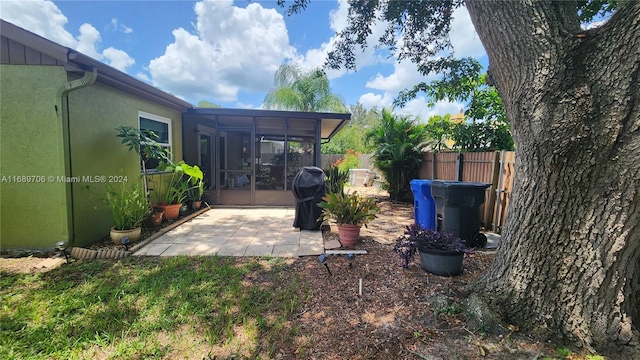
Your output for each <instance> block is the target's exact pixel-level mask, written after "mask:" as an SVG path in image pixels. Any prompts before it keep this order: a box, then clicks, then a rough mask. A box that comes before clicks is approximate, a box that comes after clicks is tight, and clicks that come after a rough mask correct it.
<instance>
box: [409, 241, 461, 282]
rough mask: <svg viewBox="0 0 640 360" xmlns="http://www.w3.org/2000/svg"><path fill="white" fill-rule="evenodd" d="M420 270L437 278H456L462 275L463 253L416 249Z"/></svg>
mask: <svg viewBox="0 0 640 360" xmlns="http://www.w3.org/2000/svg"><path fill="white" fill-rule="evenodd" d="M418 252H419V253H420V261H422V268H423V269H424V270H425V271H426V272H429V273H431V274H434V275H439V276H456V275H460V274H462V260H463V259H464V253H461V252H457V251H445V250H432V249H425V248H418Z"/></svg>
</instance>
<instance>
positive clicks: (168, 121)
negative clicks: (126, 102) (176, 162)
mask: <svg viewBox="0 0 640 360" xmlns="http://www.w3.org/2000/svg"><path fill="white" fill-rule="evenodd" d="M140 118H145V119H148V120H151V121H157V122H160V123H165V124H167V131H168V136H167V138H168V139H167V140H168V141H169V142H167V143H163V142H160V141H158V144H159V145H160V146H162V147H163V148H166V149H169V152H170V153H171V150H172V149H173V141H172V138H173V129H172V126H171V125H172V120H171V119H170V118H166V117H164V116H160V115H155V114H151V113H148V112H144V111H138V129H139V130H142V128H141V126H140ZM171 156H172V157H173V153H171ZM171 160H173V159H171ZM140 170H142V169H140ZM147 170H148V171H151V172H154V171H157V170H156V169H147Z"/></svg>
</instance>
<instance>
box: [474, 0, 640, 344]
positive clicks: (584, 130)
mask: <svg viewBox="0 0 640 360" xmlns="http://www.w3.org/2000/svg"><path fill="white" fill-rule="evenodd" d="M466 4H467V8H468V10H469V13H470V15H471V19H472V21H473V23H474V25H475V28H476V30H477V32H478V35H479V36H480V39H481V41H482V43H483V44H484V47H485V49H486V51H487V54H488V56H489V61H490V66H489V76H490V77H491V81H492V82H493V84H494V85H495V86H496V88H497V89H498V91H499V93H500V95H501V97H502V99H503V102H504V105H505V109H506V113H507V117H508V119H509V121H510V123H511V126H512V131H513V135H514V140H515V142H516V171H515V173H516V178H515V180H514V189H513V195H512V199H511V203H510V209H509V215H508V218H507V222H506V225H505V228H506V229H505V232H504V233H503V236H502V243H501V245H500V247H499V249H498V251H497V254H496V258H495V260H494V262H493V264H492V266H491V268H490V270H489V272H488V273H487V274H486V276H485V277H484V278H483V279H482V280H481V282H480V283H479V284H478V286H477V289H478V290H480V292H481V294H482V296H483V297H484V299H485V300H486V301H487V302H489V303H491V304H492V305H493V308H494V309H496V310H497V311H498V312H500V314H501V315H502V317H503V319H505V320H506V321H508V322H509V323H511V324H515V325H518V326H519V327H520V328H522V329H526V330H529V331H532V332H534V333H538V334H541V335H546V336H549V337H559V338H562V339H565V340H569V341H571V342H575V343H576V344H577V345H581V346H584V347H585V348H586V349H588V350H590V351H593V350H598V351H604V352H607V353H610V352H612V351H614V352H615V351H623V352H626V353H627V354H634V355H636V356H637V355H638V354H640V347H639V345H638V339H639V334H638V330H639V328H640V326H639V325H638V324H639V323H640V310H639V304H640V302H639V298H640V295H639V292H640V285H639V284H640V79H639V78H640V63H639V62H640V60H639V59H640V2H637V1H629V2H627V3H626V4H625V5H624V6H622V7H621V8H620V9H619V10H618V11H617V12H616V13H615V14H614V15H613V16H612V17H611V19H610V20H609V21H608V22H607V23H606V24H604V25H603V26H601V27H600V28H596V29H593V30H588V31H583V30H581V28H580V23H579V19H578V16H577V9H576V5H575V3H572V2H568V1H558V2H541V1H540V2H534V1H507V2H500V3H495V2H488V1H482V0H467V2H466Z"/></svg>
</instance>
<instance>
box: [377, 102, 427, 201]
mask: <svg viewBox="0 0 640 360" xmlns="http://www.w3.org/2000/svg"><path fill="white" fill-rule="evenodd" d="M365 139H366V140H367V141H370V142H372V143H373V144H375V145H376V150H375V153H374V158H375V160H374V164H375V165H376V167H377V168H378V169H380V171H382V173H383V174H384V177H385V179H386V187H387V190H388V191H389V195H390V197H391V198H392V199H394V200H402V201H404V200H408V199H410V198H411V189H410V188H409V181H411V179H415V178H417V176H418V172H419V170H420V168H421V167H422V161H423V157H424V154H423V149H424V148H425V147H426V146H427V142H426V141H427V129H426V125H425V124H420V123H418V122H417V121H416V120H414V119H411V118H409V117H406V116H404V117H403V116H395V115H393V114H391V112H390V111H389V110H386V109H384V110H382V119H381V122H380V125H378V126H377V127H375V128H373V129H372V130H371V131H370V132H368V133H367V134H366V136H365Z"/></svg>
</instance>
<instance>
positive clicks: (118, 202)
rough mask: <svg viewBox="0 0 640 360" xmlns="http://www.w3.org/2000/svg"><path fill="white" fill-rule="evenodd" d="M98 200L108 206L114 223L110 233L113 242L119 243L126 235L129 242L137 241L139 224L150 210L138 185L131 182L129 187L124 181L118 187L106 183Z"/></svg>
mask: <svg viewBox="0 0 640 360" xmlns="http://www.w3.org/2000/svg"><path fill="white" fill-rule="evenodd" d="M100 200H101V201H102V202H103V203H104V204H106V205H107V206H108V207H109V210H110V211H111V217H112V218H113V221H114V223H115V226H114V227H112V228H111V233H110V236H111V240H112V241H113V243H114V244H117V245H120V244H121V239H122V238H124V237H128V238H129V240H130V241H131V242H134V241H137V240H138V239H139V238H140V235H141V229H140V224H142V222H143V221H144V219H145V218H146V217H147V216H149V213H150V212H151V207H150V206H149V203H148V202H147V197H146V195H145V193H144V191H143V190H141V189H140V185H139V184H138V183H133V184H132V185H131V188H130V189H129V188H127V186H126V184H125V183H124V182H123V183H121V185H120V187H119V188H117V187H113V186H111V184H108V185H107V186H106V192H105V194H104V195H103V196H101V197H100Z"/></svg>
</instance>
